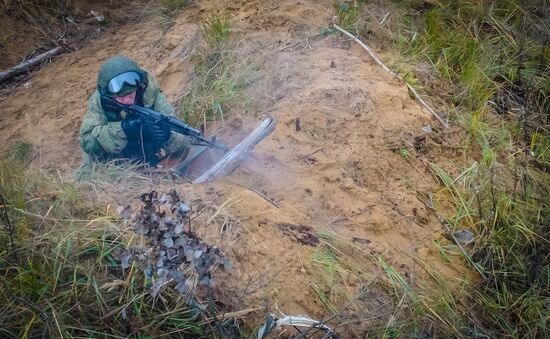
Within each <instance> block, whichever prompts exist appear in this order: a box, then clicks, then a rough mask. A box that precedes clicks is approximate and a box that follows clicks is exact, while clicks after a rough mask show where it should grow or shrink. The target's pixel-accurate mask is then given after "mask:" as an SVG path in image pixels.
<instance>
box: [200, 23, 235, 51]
mask: <svg viewBox="0 0 550 339" xmlns="http://www.w3.org/2000/svg"><path fill="white" fill-rule="evenodd" d="M230 31H231V28H230V23H229V17H228V16H223V15H211V16H208V17H206V19H204V20H203V22H202V32H203V36H204V39H205V40H206V42H208V44H209V45H210V46H212V47H218V46H220V44H222V43H224V42H226V41H227V40H228V39H229V33H230Z"/></svg>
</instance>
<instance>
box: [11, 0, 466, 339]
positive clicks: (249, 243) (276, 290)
mask: <svg viewBox="0 0 550 339" xmlns="http://www.w3.org/2000/svg"><path fill="white" fill-rule="evenodd" d="M216 10H225V11H226V12H227V13H229V14H230V16H231V26H232V28H233V31H232V40H233V41H234V42H235V46H236V47H235V53H237V54H238V55H240V56H241V57H242V58H241V59H239V60H243V63H246V64H247V66H249V68H250V69H252V71H251V72H252V73H251V75H252V76H251V79H253V81H252V83H251V85H250V86H249V87H247V88H246V89H245V96H244V98H245V100H243V102H246V104H241V105H235V107H234V108H233V110H232V111H231V112H230V114H229V115H228V119H227V121H226V124H225V125H224V126H221V124H217V125H216V126H213V128H214V130H215V131H216V132H217V133H218V135H219V137H220V138H221V139H222V140H226V141H227V142H228V143H229V144H234V143H236V142H237V141H238V139H239V137H240V136H241V135H243V134H244V133H245V132H246V131H248V130H250V129H251V128H253V127H254V126H255V125H256V124H257V122H258V120H259V117H261V116H262V115H263V114H266V112H268V113H269V114H271V115H273V116H274V117H276V118H277V119H278V121H279V124H278V126H277V127H276V129H275V131H274V132H273V134H272V135H271V136H270V137H269V138H268V139H266V140H265V141H264V142H262V143H261V144H260V145H258V146H257V147H256V149H255V151H254V153H253V155H252V156H251V157H250V158H249V159H248V160H247V161H246V162H245V163H243V164H242V165H241V167H240V168H239V169H238V170H236V171H235V172H234V173H233V174H232V175H230V176H228V177H227V178H224V179H223V180H219V181H217V182H215V183H212V184H208V185H204V186H198V187H193V186H190V185H189V184H179V185H178V189H179V190H181V191H182V192H184V195H185V194H187V195H188V196H193V197H195V198H198V199H202V200H203V201H217V202H218V206H220V205H222V207H221V208H220V209H219V210H221V212H223V213H221V214H220V215H223V216H225V221H226V222H227V220H229V223H228V224H227V225H231V227H233V228H234V232H233V233H232V234H233V236H229V237H228V239H220V241H219V245H220V247H221V248H222V250H223V251H224V252H225V253H226V254H227V255H228V256H229V257H230V258H231V260H232V261H233V263H234V269H233V270H232V271H231V272H229V273H228V274H226V275H225V276H224V277H223V279H221V280H223V281H222V283H221V284H220V285H221V287H220V289H221V290H223V291H225V292H222V293H225V297H226V298H228V300H229V299H230V298H233V299H231V300H232V302H233V306H234V308H235V309H239V308H244V307H255V306H267V307H269V308H270V309H273V308H274V307H275V305H276V306H277V307H278V308H279V309H280V310H281V311H283V312H285V313H287V314H308V315H310V316H311V317H317V318H321V317H324V316H326V315H327V311H326V310H325V308H324V307H323V306H322V305H321V303H320V302H319V300H318V299H317V298H316V297H315V296H314V293H313V291H312V288H311V286H313V285H322V284H325V285H326V284H327V281H329V280H330V279H328V280H327V277H326V276H324V275H323V273H322V272H320V270H319V269H318V267H317V266H316V265H315V264H312V261H314V260H312V257H313V256H314V255H315V251H316V250H318V247H315V246H310V245H308V244H304V243H303V242H300V241H298V240H297V239H298V238H304V237H308V234H318V233H319V232H331V233H334V234H336V235H337V237H338V238H340V239H342V240H343V241H344V242H347V243H348V244H351V245H350V246H352V247H353V248H355V249H356V251H357V252H356V254H355V264H356V265H357V267H358V269H360V270H361V271H362V272H365V275H362V274H355V275H349V276H346V277H342V276H341V277H340V278H341V279H339V280H338V281H339V282H338V283H334V284H335V288H336V289H340V292H341V294H342V295H343V296H347V297H351V296H353V295H354V294H355V293H356V292H357V290H358V289H359V288H361V286H364V285H365V284H366V283H367V282H368V281H370V280H371V279H373V276H375V275H376V274H378V273H379V272H380V269H379V268H377V267H376V265H375V264H374V263H373V260H372V257H378V256H380V257H383V258H384V260H385V261H386V262H388V263H389V264H391V265H392V266H393V267H394V268H396V269H397V271H398V272H400V273H401V274H402V275H403V276H405V277H406V278H407V279H408V281H409V282H410V283H411V284H412V285H413V286H415V287H416V286H418V285H419V284H421V283H420V282H422V281H423V280H425V279H427V276H428V274H427V272H426V271H425V270H424V269H422V268H421V266H420V265H419V264H418V260H421V261H422V262H424V263H425V264H426V265H428V266H429V267H431V268H432V269H433V270H435V271H437V272H439V273H441V274H443V275H444V276H447V277H455V276H460V275H462V274H463V270H462V268H461V265H460V264H459V261H458V260H457V261H455V262H454V263H453V265H448V264H444V263H443V261H442V260H441V258H440V256H439V254H438V250H437V248H436V247H435V245H434V240H439V241H441V242H442V243H446V240H445V239H443V237H442V229H441V225H440V224H439V222H438V221H437V219H436V218H435V217H434V216H433V215H432V214H431V213H430V212H429V211H428V210H427V209H426V207H425V205H424V204H423V203H422V202H420V201H419V199H418V194H419V192H420V193H424V192H430V191H435V190H437V189H438V183H437V181H436V180H435V179H434V177H433V175H431V174H430V172H429V170H428V169H427V167H426V166H424V165H423V164H422V162H420V161H417V160H415V159H416V156H419V157H420V156H421V157H424V158H427V159H433V157H435V156H434V155H433V152H432V151H430V149H424V147H422V145H419V140H428V141H429V143H430V144H432V145H433V144H435V145H436V146H437V143H438V141H437V137H435V136H432V135H431V134H426V133H425V132H423V131H422V130H421V128H422V127H424V126H428V125H429V126H432V128H434V130H435V129H437V123H436V122H435V121H434V120H433V119H432V118H431V117H430V115H429V113H427V112H424V111H423V110H422V109H421V108H420V107H419V105H418V104H417V103H415V102H414V100H412V99H411V98H410V97H409V95H408V92H407V89H406V86H405V85H404V84H403V83H400V82H398V81H396V80H395V79H393V78H392V77H391V76H390V75H389V74H387V73H385V72H384V71H383V70H382V69H380V68H379V67H378V66H376V65H375V64H374V63H373V62H372V61H371V60H370V59H369V57H368V55H367V54H366V53H365V52H364V51H363V50H362V49H361V48H359V47H358V46H357V45H356V44H355V43H353V42H352V41H349V40H348V39H346V38H344V37H342V36H338V35H335V34H330V35H327V36H322V35H321V34H320V33H321V32H322V31H323V29H324V28H326V27H328V25H329V24H330V23H331V22H332V18H333V15H334V13H333V7H332V1H328V0H327V1H313V0H301V1H289V0H283V1H255V0H243V1H240V2H234V1H203V2H197V3H195V4H193V5H192V6H190V7H188V8H187V9H185V10H184V11H183V12H182V13H181V14H180V15H179V16H178V17H177V18H176V19H175V23H174V25H173V26H172V27H171V28H170V29H169V30H168V31H167V32H165V33H163V32H162V30H161V29H160V27H159V25H158V22H155V21H154V20H152V21H150V22H146V23H144V24H143V25H139V26H136V25H128V26H124V27H122V28H119V29H117V30H107V32H106V33H105V35H104V37H103V38H101V39H98V40H97V41H94V42H92V43H90V44H89V45H88V46H86V47H84V48H82V49H80V50H77V51H76V52H74V53H71V54H66V55H63V56H61V57H60V58H58V59H56V61H55V62H53V63H52V64H50V65H48V66H47V67H45V68H43V69H42V70H40V71H39V72H38V73H37V74H36V76H34V77H33V78H32V79H31V80H30V81H29V82H27V83H26V84H24V85H23V86H21V87H20V88H19V89H18V90H16V91H15V92H14V93H12V94H10V95H8V96H7V97H5V98H1V100H2V101H0V106H1V107H2V109H1V110H2V123H1V124H0V145H2V147H3V148H6V147H7V145H9V144H10V143H11V142H13V141H14V140H16V139H22V140H26V141H28V142H31V143H32V144H33V145H35V146H36V149H37V152H36V156H35V158H34V160H33V165H36V166H41V167H46V168H50V169H52V168H53V169H57V170H59V171H61V172H63V171H65V172H66V173H70V172H71V171H72V170H73V169H74V168H75V167H76V166H77V164H78V163H79V161H80V150H79V146H78V142H77V139H76V138H77V132H78V128H79V126H80V122H81V118H82V115H83V112H84V110H85V108H86V104H87V98H88V96H89V95H90V94H91V92H92V91H93V89H94V86H95V81H96V75H97V69H98V68H99V65H100V64H101V63H102V62H103V61H104V60H105V59H107V58H108V57H110V56H112V55H116V54H125V55H128V56H130V57H132V58H134V59H135V60H137V61H138V62H139V63H140V64H141V65H143V67H145V68H147V69H149V70H151V71H152V72H153V73H154V74H155V75H156V76H157V77H158V79H159V80H160V84H161V86H162V88H163V89H164V91H165V92H166V94H167V96H168V97H169V99H170V100H171V101H173V102H174V103H177V102H178V101H179V99H180V98H181V97H182V96H183V95H184V94H185V92H186V89H187V88H188V86H189V85H188V84H189V81H190V79H192V69H193V66H192V65H193V60H194V56H196V55H197V53H200V50H201V46H202V44H203V42H202V37H201V32H200V26H199V22H198V21H197V18H198V17H201V16H204V15H207V14H208V13H212V12H214V11H216ZM297 119H299V124H300V127H301V129H300V130H299V131H298V130H297V128H296V120H297ZM432 134H433V133H432ZM396 145H397V146H399V145H404V146H405V147H408V146H409V145H410V147H409V149H410V150H411V152H412V155H413V158H414V159H413V161H408V160H407V159H405V157H403V156H401V155H399V154H398V153H397V152H396V151H395V149H394V148H395V146H396ZM414 145H416V146H417V147H416V149H415V148H414ZM434 147H435V146H434ZM259 193H260V194H259ZM136 195H137V194H136ZM262 195H263V196H264V197H267V198H268V199H271V200H272V201H273V202H274V204H272V203H270V202H269V201H267V200H266V199H265V198H264V197H262ZM275 205H277V206H275ZM218 219H219V218H217V219H216V220H214V221H211V222H210V224H209V225H208V226H205V225H199V226H198V227H202V226H205V229H208V230H209V231H208V232H212V233H217V231H218V229H219V227H220V225H221V223H222V222H223V220H222V221H220V220H218ZM207 237H209V236H208V235H207ZM210 237H211V238H213V239H214V238H216V237H214V236H210ZM336 299H337V298H336ZM344 299H345V298H344ZM336 301H338V300H336ZM357 333H360V332H357Z"/></svg>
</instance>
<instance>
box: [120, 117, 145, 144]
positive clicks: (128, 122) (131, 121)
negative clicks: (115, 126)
mask: <svg viewBox="0 0 550 339" xmlns="http://www.w3.org/2000/svg"><path fill="white" fill-rule="evenodd" d="M120 126H121V127H122V130H123V131H124V134H126V137H127V138H128V139H138V138H139V136H140V133H141V119H140V118H138V117H136V116H134V115H133V114H130V115H129V116H128V117H126V119H124V120H122V122H121V124H120Z"/></svg>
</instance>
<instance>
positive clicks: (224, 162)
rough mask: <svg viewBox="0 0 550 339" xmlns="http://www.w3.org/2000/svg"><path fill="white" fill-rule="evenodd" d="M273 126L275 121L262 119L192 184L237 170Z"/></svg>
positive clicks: (270, 118) (269, 132) (269, 118)
mask: <svg viewBox="0 0 550 339" xmlns="http://www.w3.org/2000/svg"><path fill="white" fill-rule="evenodd" d="M275 125H277V120H276V119H275V118H273V117H268V118H266V119H264V120H263V121H262V122H261V123H260V124H259V125H258V127H256V129H254V131H252V133H250V134H249V135H248V136H247V137H246V138H245V139H244V140H243V141H241V142H240V143H239V144H238V145H237V146H235V147H234V148H233V149H231V150H230V151H229V152H227V153H226V154H225V156H224V157H223V158H222V159H221V160H220V161H218V162H217V163H216V164H214V166H212V168H210V169H209V170H208V171H206V172H204V173H203V174H202V175H201V176H200V177H198V178H197V179H195V180H194V181H193V184H202V183H205V182H208V181H211V180H214V179H215V178H217V177H221V176H224V175H227V174H229V173H230V172H231V171H233V170H234V169H235V168H237V166H239V164H240V163H241V161H243V160H244V158H246V156H248V154H249V153H250V151H252V149H253V148H254V147H255V146H256V144H258V143H259V142H260V141H262V140H263V139H264V138H265V137H267V136H268V135H269V134H271V132H272V131H273V129H275Z"/></svg>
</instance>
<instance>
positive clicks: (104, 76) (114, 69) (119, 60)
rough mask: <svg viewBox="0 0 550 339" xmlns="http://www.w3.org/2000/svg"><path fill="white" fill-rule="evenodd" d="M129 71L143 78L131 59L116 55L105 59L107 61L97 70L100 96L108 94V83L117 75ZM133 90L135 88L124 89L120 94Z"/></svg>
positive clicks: (139, 69) (141, 72)
mask: <svg viewBox="0 0 550 339" xmlns="http://www.w3.org/2000/svg"><path fill="white" fill-rule="evenodd" d="M130 71H135V72H137V73H139V74H140V75H141V76H142V78H143V71H142V70H141V68H140V67H139V66H138V64H137V63H136V62H135V61H133V60H132V59H130V58H128V57H126V56H122V55H117V56H114V57H111V58H109V59H107V61H105V62H104V63H103V64H102V65H101V67H100V68H99V72H98V76H97V90H98V91H99V93H100V94H101V95H108V94H110V93H109V91H108V89H107V85H108V83H109V81H110V80H111V79H113V78H114V77H116V76H117V75H120V74H122V73H126V72H130ZM135 90H136V88H135V87H134V88H131V87H130V88H125V89H124V91H123V93H122V94H127V93H130V92H132V91H135ZM124 92H126V93H124Z"/></svg>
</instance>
